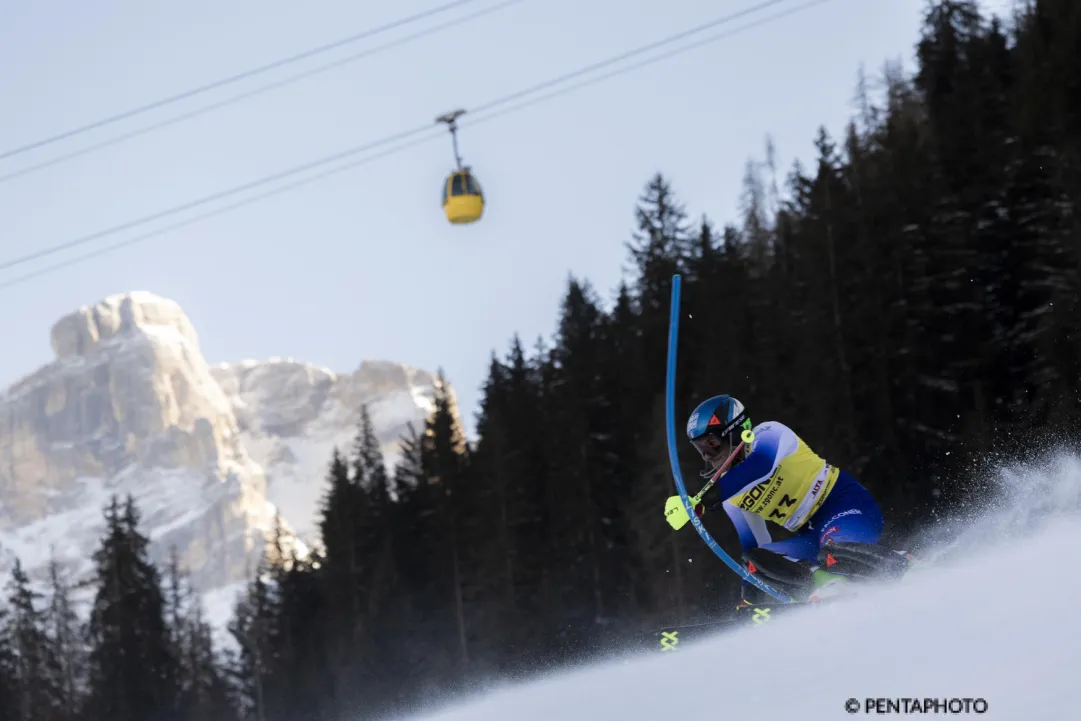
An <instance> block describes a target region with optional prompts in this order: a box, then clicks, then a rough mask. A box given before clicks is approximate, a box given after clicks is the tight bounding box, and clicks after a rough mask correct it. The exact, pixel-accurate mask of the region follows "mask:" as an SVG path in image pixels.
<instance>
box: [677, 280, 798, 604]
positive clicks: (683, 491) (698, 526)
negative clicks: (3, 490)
mask: <svg viewBox="0 0 1081 721" xmlns="http://www.w3.org/2000/svg"><path fill="white" fill-rule="evenodd" d="M679 291H680V276H679V274H678V273H677V274H676V275H674V276H672V312H671V315H670V316H669V320H668V373H667V375H668V377H667V382H666V384H665V385H666V387H665V401H666V402H665V406H666V413H665V415H666V416H667V425H668V460H669V462H670V463H671V464H672V478H673V479H674V480H675V482H676V490H677V491H678V492H679V497H680V499H681V500H682V501H683V510H684V511H686V513H687V517H688V518H689V519H690V520H691V525H693V526H694V530H695V531H697V532H698V535H699V536H701V537H702V540H703V541H705V542H706V545H707V546H709V549H710V550H711V551H713V555H715V556H717V558H719V559H721V560H722V561H724V565H726V566H728V567H729V568H731V569H732V570H733V571H735V572H736V573H737V574H739V576H740V578H742V579H743V580H744V581H746V582H747V583H750V584H752V585H753V586H755V587H756V588H758V590H760V591H762V592H763V593H768V594H769V595H770V596H773V597H774V598H776V599H777V600H778V601H781V602H782V603H792V601H793V599H792V598H791V597H790V596H788V595H786V594H784V593H781V592H780V591H778V590H776V589H774V588H772V587H771V586H769V585H767V584H766V583H765V582H763V581H762V580H761V579H759V578H756V577H755V576H754V575H752V574H750V573H748V572H747V569H745V568H744V567H743V566H741V565H739V564H738V563H736V562H735V561H733V560H732V557H731V556H729V555H728V554H727V553H725V552H724V549H722V548H721V547H720V545H719V544H718V543H717V541H715V540H714V539H713V536H711V535H709V531H707V530H706V527H705V526H703V525H702V519H700V518H699V517H698V514H696V513H695V512H694V506H693V505H692V504H691V499H690V498H688V497H687V487H686V486H685V485H684V483H683V473H682V472H681V471H680V469H679V453H678V449H677V446H676V346H677V345H678V342H679Z"/></svg>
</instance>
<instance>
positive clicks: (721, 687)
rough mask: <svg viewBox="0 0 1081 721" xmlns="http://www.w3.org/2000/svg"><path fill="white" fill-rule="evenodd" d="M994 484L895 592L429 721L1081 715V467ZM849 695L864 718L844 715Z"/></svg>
mask: <svg viewBox="0 0 1081 721" xmlns="http://www.w3.org/2000/svg"><path fill="white" fill-rule="evenodd" d="M994 480H995V484H994V486H993V487H991V488H989V489H988V491H987V493H988V498H987V503H986V505H985V506H984V508H983V509H982V510H973V511H972V512H970V513H968V514H967V517H958V518H952V519H944V520H943V522H942V523H941V524H940V526H939V527H938V528H936V529H935V530H934V531H933V532H931V534H930V535H929V537H930V538H933V539H934V540H935V541H936V542H937V544H938V545H937V548H939V551H938V552H936V553H935V554H932V555H933V557H934V562H933V565H932V567H931V568H929V569H927V570H924V571H921V572H920V573H918V574H913V575H911V576H910V577H908V578H906V579H905V580H904V581H902V582H901V583H899V584H895V585H894V586H892V587H886V586H881V587H878V588H873V589H868V590H867V591H865V592H863V593H861V594H860V595H859V596H858V597H855V598H850V599H845V600H843V601H838V602H836V603H835V604H833V605H830V606H824V607H821V608H815V609H807V610H799V611H793V612H790V613H789V614H788V615H785V616H781V617H778V618H777V619H775V620H774V621H773V622H772V623H770V624H768V625H765V626H760V627H750V628H743V629H739V630H731V631H728V632H725V633H718V634H715V635H714V636H712V637H710V638H707V639H704V640H702V641H699V642H697V643H684V644H682V645H681V646H680V648H679V649H678V650H677V651H675V652H671V653H661V652H659V651H654V652H652V653H641V654H637V655H627V656H623V657H621V658H615V659H612V660H610V661H608V662H607V663H604V664H600V665H597V666H594V667H590V668H588V669H584V670H579V671H577V672H567V673H560V674H554V675H552V676H551V677H549V678H547V679H545V680H542V681H539V682H535V683H533V684H530V685H523V686H520V687H512V686H508V687H505V688H502V689H499V690H496V691H494V692H490V693H488V694H487V695H481V694H478V696H477V697H476V698H475V699H474V700H473V701H472V702H467V703H464V704H461V705H458V706H454V707H448V708H445V709H443V710H440V711H436V712H433V713H430V714H429V715H425V716H423V717H422V718H423V719H424V720H425V721H458V720H461V721H467V720H468V721H488V720H489V719H490V720H492V721H503V720H504V719H514V720H515V721H533V720H534V719H536V720H537V721H540V720H542V719H543V720H544V721H550V720H552V719H560V720H561V721H571V720H573V719H583V720H586V719H588V721H597V720H598V719H618V720H619V721H635V720H637V719H641V720H642V721H660V720H662V719H673V718H677V717H678V718H690V719H703V720H706V719H710V720H711V719H732V721H759V720H761V721H788V720H790V719H798V720H799V721H817V720H818V719H822V720H823V721H825V720H827V719H846V718H861V717H863V718H866V717H868V716H879V715H881V713H880V712H876V708H875V707H874V706H873V704H874V700H875V699H903V698H906V697H907V698H919V699H924V698H931V699H940V700H943V701H948V700H949V699H953V698H959V699H965V698H969V699H983V700H985V701H986V704H987V705H986V709H984V710H983V713H976V712H975V710H971V711H970V712H969V713H967V714H966V713H960V714H950V713H946V712H945V709H943V710H941V711H939V712H938V714H941V715H943V716H962V717H966V718H967V717H971V718H981V719H1017V720H1020V719H1024V720H1026V721H1038V720H1041V719H1047V720H1054V721H1065V720H1066V719H1078V718H1081V709H1079V708H1078V702H1077V700H1076V689H1077V687H1078V680H1079V679H1081V617H1079V615H1078V614H1077V607H1078V599H1079V598H1081V574H1078V573H1077V572H1076V571H1077V568H1076V563H1071V562H1070V559H1073V558H1076V551H1075V550H1074V549H1076V548H1078V546H1079V545H1081V458H1079V457H1077V456H1071V455H1066V454H1059V455H1057V456H1055V457H1052V458H1050V460H1047V461H1046V462H1043V463H1040V464H1035V465H1029V466H1015V467H1011V468H1001V469H998V470H997V471H996V472H995V474H994ZM717 568H718V570H717V572H718V573H727V572H728V571H727V570H726V569H725V568H724V567H723V566H722V565H721V564H720V562H719V561H718V562H717ZM850 698H854V699H856V700H857V701H858V703H859V707H858V709H857V710H856V712H855V713H849V712H848V711H847V710H846V709H845V702H846V701H847V700H848V699H850ZM867 699H871V702H870V703H871V704H872V706H871V708H870V710H869V711H868V710H867V704H868V701H867ZM898 703H899V704H901V703H904V702H903V701H898ZM970 708H972V709H976V708H979V709H983V707H982V706H980V707H970ZM910 713H911V712H910ZM892 714H894V715H902V714H901V713H899V712H898V711H896V710H895V711H892ZM913 715H915V716H922V715H926V716H932V715H936V714H933V713H930V712H928V713H925V714H913ZM417 721H419V719H418V720H417Z"/></svg>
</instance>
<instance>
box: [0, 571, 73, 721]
mask: <svg viewBox="0 0 1081 721" xmlns="http://www.w3.org/2000/svg"><path fill="white" fill-rule="evenodd" d="M8 593H9V594H10V595H9V607H10V609H11V610H10V613H11V616H10V620H9V624H10V626H9V629H10V630H9V633H10V637H11V643H12V647H13V650H14V652H15V668H16V678H17V683H18V687H19V694H18V695H19V714H18V717H19V719H20V721H52V720H53V719H61V718H64V717H65V714H66V713H67V712H68V709H66V708H64V707H62V706H60V705H59V700H60V698H61V689H60V686H59V680H60V672H59V671H60V664H59V661H58V659H57V658H56V656H55V655H54V647H53V646H52V644H51V643H50V642H49V637H48V635H47V629H46V618H45V614H44V612H43V610H42V604H41V602H40V601H41V594H40V593H37V592H36V591H34V590H32V589H31V588H30V579H29V578H28V577H27V575H26V572H25V571H23V567H22V564H21V563H20V562H19V561H18V560H16V561H15V567H14V569H12V572H11V581H10V582H9V583H8Z"/></svg>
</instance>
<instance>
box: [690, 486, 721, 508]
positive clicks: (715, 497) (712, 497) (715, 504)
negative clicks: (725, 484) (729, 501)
mask: <svg viewBox="0 0 1081 721" xmlns="http://www.w3.org/2000/svg"><path fill="white" fill-rule="evenodd" d="M700 500H701V502H702V505H703V506H705V507H706V508H707V509H708V510H710V511H717V510H720V508H721V505H723V504H724V498H722V497H721V486H720V484H719V483H714V484H713V485H712V486H710V487H709V488H707V489H706V492H705V493H703V494H702V497H701V499H700ZM696 510H697V509H696ZM699 515H701V514H699Z"/></svg>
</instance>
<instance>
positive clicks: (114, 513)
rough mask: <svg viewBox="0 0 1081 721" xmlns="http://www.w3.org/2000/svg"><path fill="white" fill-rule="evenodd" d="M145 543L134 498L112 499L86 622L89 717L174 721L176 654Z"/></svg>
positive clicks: (96, 556) (105, 720)
mask: <svg viewBox="0 0 1081 721" xmlns="http://www.w3.org/2000/svg"><path fill="white" fill-rule="evenodd" d="M148 544H149V541H148V539H147V537H146V536H144V535H143V534H142V532H141V531H140V530H139V518H138V513H137V511H136V509H135V503H134V501H133V499H132V498H131V497H130V496H129V497H128V498H127V501H126V502H125V504H124V505H123V506H121V505H120V504H119V502H118V501H117V499H116V498H115V497H114V498H113V499H112V502H111V503H110V505H109V506H108V507H107V508H106V509H105V532H104V535H103V537H102V539H101V543H100V546H99V548H98V550H97V551H95V552H94V556H93V558H94V567H95V579H96V584H97V590H96V593H95V597H94V603H93V607H92V609H91V612H90V624H89V639H90V657H89V672H90V673H89V685H90V688H89V697H88V699H87V706H86V716H87V718H88V719H90V720H99V721H147V720H148V719H149V720H152V721H157V720H158V719H173V718H175V708H176V706H175V704H176V697H177V693H178V678H177V676H178V673H177V659H176V658H175V656H174V655H173V650H172V645H171V643H170V637H169V629H168V626H167V624H166V619H165V600H164V597H163V593H162V588H161V582H160V579H159V574H158V570H157V569H156V568H155V567H154V565H153V564H152V563H151V562H150V559H149V557H148V553H147V546H148Z"/></svg>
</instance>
